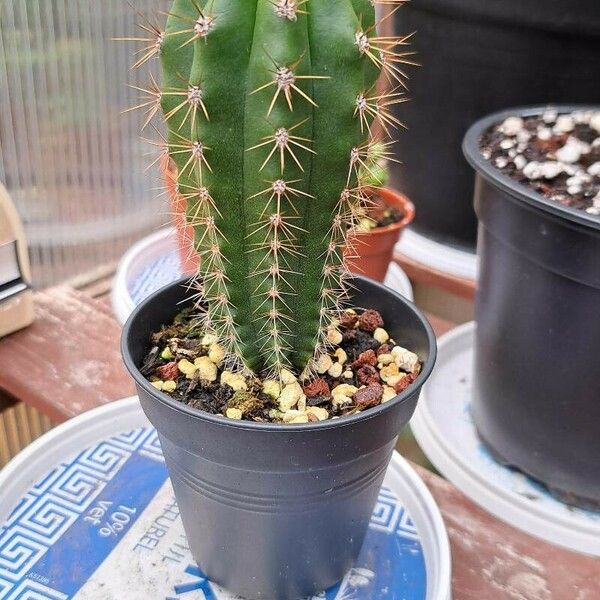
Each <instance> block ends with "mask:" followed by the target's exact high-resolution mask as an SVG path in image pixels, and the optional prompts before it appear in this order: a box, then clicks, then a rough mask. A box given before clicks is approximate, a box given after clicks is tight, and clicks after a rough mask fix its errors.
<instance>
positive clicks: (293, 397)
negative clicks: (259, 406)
mask: <svg viewBox="0 0 600 600" xmlns="http://www.w3.org/2000/svg"><path fill="white" fill-rule="evenodd" d="M303 394H304V392H303V391H302V388H301V387H300V384H299V383H298V382H295V383H292V384H290V385H286V386H285V387H284V388H283V390H281V394H280V395H279V398H278V400H277V402H278V403H279V408H280V410H282V411H283V412H286V411H288V410H290V409H292V408H294V406H296V405H297V404H298V400H300V398H301V397H302V396H303Z"/></svg>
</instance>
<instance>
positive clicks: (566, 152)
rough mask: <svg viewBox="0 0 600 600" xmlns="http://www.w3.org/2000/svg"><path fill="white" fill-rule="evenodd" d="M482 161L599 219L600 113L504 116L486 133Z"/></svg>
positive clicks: (548, 196)
mask: <svg viewBox="0 0 600 600" xmlns="http://www.w3.org/2000/svg"><path fill="white" fill-rule="evenodd" d="M480 148H481V153H482V155H483V157H484V158H485V159H486V160H489V161H490V162H491V163H492V164H493V165H494V166H495V167H496V168H497V169H499V170H500V171H502V172H503V173H504V174H505V175H508V176H509V177H511V178H512V179H514V180H516V181H518V182H520V183H522V184H524V185H527V186H529V187H531V188H533V189H534V190H536V191H537V192H539V193H540V194H543V195H544V196H545V197H546V198H548V199H550V200H554V201H555V202H559V203H560V204H563V205H565V206H569V207H572V208H576V209H580V210H582V211H585V212H587V213H588V214H590V215H600V111H591V110H578V111H574V112H572V113H566V114H565V113H563V114H559V113H558V112H557V111H556V110H554V109H551V108H549V109H547V110H546V111H545V112H544V113H543V114H542V115H541V116H534V117H516V116H515V117H509V118H507V119H505V120H504V121H503V122H502V123H500V124H498V125H495V126H494V127H492V128H490V129H489V130H488V131H487V132H485V133H484V134H483V136H482V139H481V141H480Z"/></svg>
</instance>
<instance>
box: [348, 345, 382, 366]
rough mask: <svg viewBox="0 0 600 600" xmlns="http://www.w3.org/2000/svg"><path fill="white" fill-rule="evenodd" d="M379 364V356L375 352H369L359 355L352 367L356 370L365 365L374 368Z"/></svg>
mask: <svg viewBox="0 0 600 600" xmlns="http://www.w3.org/2000/svg"><path fill="white" fill-rule="evenodd" d="M376 364H377V354H375V351H374V350H367V351H366V352H361V354H359V355H358V358H357V359H356V360H355V361H354V362H353V363H352V366H353V367H354V368H355V369H358V368H360V367H363V366H364V365H371V366H372V367H374V366H375V365H376Z"/></svg>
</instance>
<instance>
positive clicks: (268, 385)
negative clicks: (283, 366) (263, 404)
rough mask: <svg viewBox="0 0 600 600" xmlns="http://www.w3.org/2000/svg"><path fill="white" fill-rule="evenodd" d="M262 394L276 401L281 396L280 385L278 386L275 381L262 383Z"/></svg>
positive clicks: (268, 380)
mask: <svg viewBox="0 0 600 600" xmlns="http://www.w3.org/2000/svg"><path fill="white" fill-rule="evenodd" d="M263 392H264V393H265V394H266V395H267V396H270V397H271V398H273V400H277V398H279V395H280V394H281V385H279V381H275V380H274V379H267V380H266V381H263Z"/></svg>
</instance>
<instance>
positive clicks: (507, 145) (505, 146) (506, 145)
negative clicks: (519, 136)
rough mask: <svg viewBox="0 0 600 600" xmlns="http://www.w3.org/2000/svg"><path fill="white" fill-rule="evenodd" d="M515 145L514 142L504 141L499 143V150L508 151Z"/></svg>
mask: <svg viewBox="0 0 600 600" xmlns="http://www.w3.org/2000/svg"><path fill="white" fill-rule="evenodd" d="M515 143H516V142H515V140H511V139H505V140H502V141H501V142H500V148H502V150H509V149H510V148H512V147H513V146H514V145H515Z"/></svg>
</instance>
